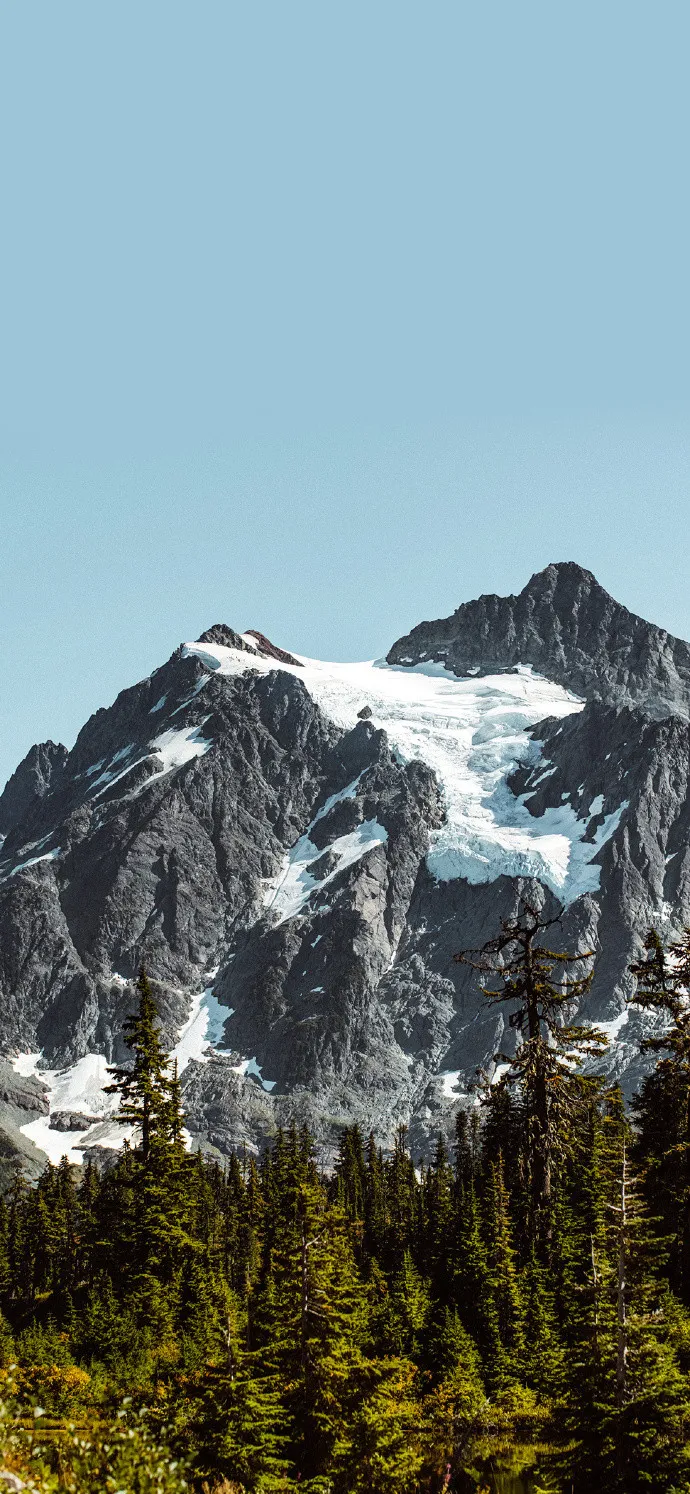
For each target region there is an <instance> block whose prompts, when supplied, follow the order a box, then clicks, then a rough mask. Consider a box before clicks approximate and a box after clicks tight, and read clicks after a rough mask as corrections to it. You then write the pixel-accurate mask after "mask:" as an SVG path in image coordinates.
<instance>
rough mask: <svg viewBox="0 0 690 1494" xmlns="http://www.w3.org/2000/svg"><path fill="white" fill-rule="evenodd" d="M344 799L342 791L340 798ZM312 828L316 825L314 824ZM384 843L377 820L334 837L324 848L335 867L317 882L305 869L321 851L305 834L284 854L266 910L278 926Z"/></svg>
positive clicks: (271, 888)
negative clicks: (315, 893)
mask: <svg viewBox="0 0 690 1494" xmlns="http://www.w3.org/2000/svg"><path fill="white" fill-rule="evenodd" d="M344 796H345V791H343V795H342V797H344ZM336 797H338V796H335V795H334V799H335V798H336ZM316 818H317V819H318V818H319V816H318V815H317V817H316ZM313 824H316V820H314V821H313ZM309 828H310V829H311V828H312V826H310V827H309ZM387 839H388V831H387V830H385V829H384V827H383V825H379V823H378V821H377V820H365V821H364V822H363V824H361V825H358V826H357V828H356V830H351V831H350V833H349V835H340V836H338V838H337V840H334V841H333V842H332V843H331V845H329V846H328V847H326V849H327V850H328V851H329V852H330V853H331V855H333V856H336V857H337V860H338V865H337V866H336V867H335V869H334V870H333V871H332V872H329V874H328V876H326V877H321V878H318V877H315V876H313V874H312V872H311V871H310V869H309V868H310V867H311V866H312V865H313V864H314V862H316V861H318V860H319V858H320V857H321V856H323V855H324V849H323V848H321V849H319V847H318V846H316V845H315V844H314V842H313V840H310V839H309V833H308V832H307V834H306V835H302V836H300V839H299V840H298V841H297V844H296V845H295V846H293V848H292V850H291V851H289V852H288V855H287V857H286V861H285V865H284V867H283V870H282V872H281V873H280V874H279V877H278V878H276V879H275V881H274V882H273V883H272V884H271V886H270V888H269V892H268V895H267V898H266V904H265V906H266V910H267V911H268V912H271V913H272V914H274V915H278V916H277V918H276V922H277V923H278V924H280V923H286V922H287V920H288V919H289V918H294V917H295V916H296V915H297V914H298V913H300V912H301V910H302V908H304V907H305V906H306V904H307V903H308V902H309V899H310V897H311V895H312V893H313V892H314V890H315V888H319V890H321V889H323V888H324V887H327V886H328V885H329V883H330V882H332V881H333V879H334V877H337V876H339V875H340V873H341V872H342V871H344V870H345V868H346V867H348V866H352V865H353V863H354V862H355V861H359V860H360V858H361V857H362V856H364V855H366V853H367V851H370V850H372V848H373V847H374V846H377V845H383V844H385V842H386V841H387Z"/></svg>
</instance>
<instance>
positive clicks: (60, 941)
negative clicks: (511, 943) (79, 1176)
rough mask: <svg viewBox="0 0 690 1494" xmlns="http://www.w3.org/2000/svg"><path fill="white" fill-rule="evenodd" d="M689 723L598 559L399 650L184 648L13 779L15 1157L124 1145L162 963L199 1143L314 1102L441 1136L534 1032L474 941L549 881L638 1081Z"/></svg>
mask: <svg viewBox="0 0 690 1494" xmlns="http://www.w3.org/2000/svg"><path fill="white" fill-rule="evenodd" d="M689 715H690V648H689V647H688V645H687V644H685V643H683V642H682V641H681V640H678V639H675V638H673V637H671V636H670V635H669V634H667V633H665V632H663V630H661V629H659V628H656V627H653V626H652V625H651V624H649V623H646V622H644V621H643V620H642V619H640V618H638V617H635V616H633V615H632V614H631V613H629V612H627V611H626V609H625V608H623V607H621V606H620V605H619V604H618V603H616V602H615V601H613V599H612V598H611V597H609V596H608V594H607V593H606V592H605V591H604V590H603V588H602V587H600V586H599V585H598V583H597V582H596V580H595V579H594V577H593V576H592V575H591V574H590V573H589V572H588V571H584V570H582V569H581V568H580V567H578V566H575V565H572V564H564V565H553V566H548V567H547V568H546V570H544V571H542V572H540V573H539V574H538V575H536V576H534V577H533V578H532V580H531V581H530V582H529V583H528V585H527V586H526V587H525V588H524V590H523V591H522V592H521V593H520V594H519V596H516V597H506V598H500V597H481V598H480V599H479V600H478V601H476V602H470V603H467V604H465V605H464V606H462V607H460V608H459V609H458V610H457V612H455V613H454V614H453V616H452V617H451V618H447V619H444V620H442V621H439V622H430V623H422V624H420V625H419V626H418V627H417V628H415V629H414V630H413V631H412V632H411V633H410V634H408V635H407V637H406V638H404V639H401V640H399V642H398V643H396V644H394V645H393V647H392V648H391V650H390V652H389V654H388V656H387V659H385V660H379V661H375V662H373V663H366V664H325V663H321V662H318V661H314V660H307V659H301V658H297V657H296V656H294V655H293V654H290V653H288V652H287V651H286V650H284V649H282V648H278V647H276V646H275V645H274V644H272V643H270V642H269V640H268V639H266V638H265V637H264V635H263V634H261V633H259V632H254V631H252V632H247V633H242V634H241V633H238V632H235V631H234V630H233V629H232V628H230V627H228V626H226V625H225V624H217V625H216V626H214V627H212V628H210V629H209V630H208V631H207V632H206V633H204V634H203V635H202V637H201V638H200V639H199V640H197V641H195V642H192V643H188V644H184V645H182V646H181V647H180V648H178V649H177V650H176V651H175V653H174V654H173V655H172V657H171V658H170V659H169V660H168V661H167V663H165V664H164V665H163V666H162V667H161V668H160V669H158V670H157V671H156V672H155V673H154V674H153V675H152V676H151V677H150V678H149V679H146V680H142V681H140V682H139V683H138V684H136V685H134V686H133V687H132V688H131V689H128V690H125V691H123V693H122V694H121V695H119V696H118V698H117V700H116V701H115V702H114V704H113V705H112V706H111V707H109V708H108V709H106V710H99V711H97V712H96V714H95V715H94V716H93V717H92V718H91V720H90V721H88V722H87V723H86V725H85V726H84V728H83V729H82V731H81V732H80V734H79V736H78V738H77V741H76V743H75V745H74V747H73V748H72V750H71V751H69V752H68V751H67V750H66V749H65V748H64V747H60V746H56V745H55V744H54V743H50V742H49V743H44V744H41V745H39V746H37V747H34V748H32V749H31V752H30V753H29V754H28V756H27V758H26V759H25V760H24V762H23V763H22V764H20V766H19V767H18V768H17V770H16V772H15V773H14V774H13V776H12V778H11V779H10V780H9V782H8V784H7V786H6V788H5V790H4V792H3V794H2V795H0V829H1V830H2V833H3V834H4V836H5V839H4V842H3V843H2V845H1V846H0V997H1V1000H0V1053H1V1054H3V1055H4V1057H5V1060H6V1062H4V1063H3V1064H2V1065H0V1066H1V1067H2V1070H3V1075H2V1076H0V1077H3V1076H4V1078H3V1083H4V1084H5V1092H6V1097H5V1098H4V1099H3V1098H2V1096H0V1103H1V1104H2V1105H3V1106H4V1107H5V1108H4V1109H2V1110H0V1128H2V1134H3V1135H4V1137H5V1138H6V1140H5V1143H3V1145H4V1149H5V1153H6V1154H7V1155H11V1154H13V1149H14V1151H19V1152H20V1153H21V1158H22V1161H23V1162H24V1164H25V1165H27V1166H28V1167H31V1166H33V1167H34V1168H35V1167H36V1166H38V1165H39V1163H40V1160H41V1154H42V1153H47V1154H48V1155H50V1156H51V1157H52V1158H53V1159H55V1160H57V1159H59V1157H60V1155H61V1154H62V1152H63V1151H65V1150H67V1149H69V1152H70V1155H71V1156H72V1157H73V1158H74V1159H75V1160H78V1159H79V1158H81V1157H83V1156H88V1155H94V1156H103V1149H104V1148H107V1147H109V1146H110V1147H111V1146H113V1145H116V1144H118V1142H119V1141H120V1140H121V1132H120V1131H119V1129H118V1127H117V1126H116V1125H115V1124H114V1123H113V1121H112V1119H111V1111H112V1097H109V1096H105V1095H104V1094H103V1092H102V1086H103V1083H104V1082H105V1080H106V1075H105V1069H106V1066H107V1064H108V1063H109V1062H111V1061H113V1060H118V1061H119V1060H121V1059H122V1058H123V1057H124V1056H125V1050H124V1049H123V1046H122V1037H121V1033H122V1023H123V1020H124V1017H125V1015H126V1014H127V1012H128V1011H129V1010H130V1009H131V1004H132V993H131V986H130V983H131V981H132V979H133V978H134V977H135V975H136V972H137V970H138V968H139V966H140V964H141V963H142V962H144V963H145V965H146V968H147V970H148V971H149V974H150V976H151V978H152V980H153V981H154V982H155V987H156V994H157V999H158V1003H159V1008H160V1012H161V1018H162V1023H163V1029H164V1035H165V1039H166V1042H167V1043H168V1044H169V1045H170V1046H171V1047H174V1049H175V1052H176V1055H177V1057H178V1063H179V1068H180V1072H181V1074H182V1084H183V1091H184V1102H185V1107H186V1111H187V1116H188V1128H189V1132H190V1136H191V1139H192V1142H193V1144H195V1145H199V1146H202V1147H204V1148H206V1149H210V1150H212V1151H213V1150H215V1151H217V1152H218V1153H219V1154H221V1155H228V1154H229V1153H230V1152H231V1151H232V1150H233V1149H234V1148H236V1147H239V1146H242V1145H245V1144H246V1145H248V1146H249V1147H258V1146H261V1145H262V1143H263V1142H264V1141H265V1139H266V1138H267V1137H268V1136H270V1135H271V1134H272V1133H273V1132H274V1131H275V1128H276V1126H277V1125H278V1124H285V1123H287V1122H289V1121H290V1120H292V1119H296V1120H298V1121H299V1122H301V1121H305V1122H307V1123H308V1124H309V1125H310V1126H311V1127H312V1128H313V1129H314V1131H315V1132H316V1134H317V1135H318V1137H319V1139H320V1143H321V1145H322V1148H323V1155H324V1158H327V1157H328V1156H329V1155H330V1154H331V1153H332V1150H333V1147H334V1146H335V1144H336V1143H337V1137H338V1133H339V1131H340V1128H341V1127H342V1126H343V1125H344V1124H346V1123H348V1122H351V1121H353V1120H356V1121H358V1122H359V1123H360V1125H361V1126H362V1127H364V1128H366V1129H367V1130H369V1129H370V1128H373V1129H374V1130H375V1131H376V1132H377V1134H378V1135H379V1137H380V1139H381V1140H382V1141H383V1142H388V1141H389V1140H390V1139H391V1137H392V1135H393V1133H394V1130H395V1128H396V1126H397V1125H398V1124H400V1123H401V1122H405V1123H406V1124H407V1125H408V1126H409V1127H410V1132H411V1142H412V1146H413V1149H414V1150H415V1152H422V1153H424V1152H428V1151H429V1149H430V1148H431V1146H432V1145H433V1142H434V1138H435V1136H436V1134H437V1133H438V1131H439V1130H442V1131H448V1130H449V1129H450V1128H451V1126H452V1123H453V1116H454V1112H455V1109H456V1107H457V1104H458V1103H462V1102H463V1100H465V1099H466V1095H467V1087H468V1084H469V1083H470V1082H471V1080H472V1077H473V1075H474V1072H475V1070H476V1068H477V1067H478V1066H481V1065H486V1064H488V1065H490V1064H491V1061H492V1059H493V1055H494V1054H495V1053H496V1052H497V1051H498V1050H499V1049H502V1050H503V1051H506V1049H507V1048H508V1047H509V1046H510V1044H512V1043H514V1040H515V1038H514V1034H513V1033H512V1032H511V1030H510V1029H506V1030H504V1020H503V1017H502V1015H500V1014H499V1013H498V1011H497V1009H495V1008H490V1007H489V1006H488V1004H487V1003H485V1001H484V999H483V997H482V994H481V991H480V990H479V989H478V987H477V984H476V979H475V978H474V977H473V975H472V972H471V971H469V970H468V969H466V968H465V967H462V966H459V965H457V964H455V963H454V962H453V959H452V956H453V954H454V953H455V952H456V951H457V950H459V949H461V948H467V947H476V946H477V945H479V944H481V943H482V942H483V941H484V940H485V939H486V938H487V937H489V936H490V935H491V934H492V933H494V932H495V930H496V928H497V925H498V920H499V919H500V917H501V916H503V915H505V914H507V913H508V912H509V911H512V910H513V909H514V908H515V905H516V900H517V898H518V896H519V894H520V892H521V891H528V892H529V894H530V896H531V897H533V898H535V897H536V898H539V899H540V900H541V901H542V902H543V903H544V906H545V907H546V908H547V909H552V910H556V909H557V908H558V907H559V906H563V908H564V915H563V921H562V928H561V931H560V934H559V938H560V939H561V941H562V943H563V945H564V946H568V947H571V948H575V949H577V950H579V951H580V952H582V953H583V954H584V952H585V951H586V950H588V949H594V950H595V951H596V952H597V962H596V972H595V979H594V983H593V986H592V990H591V993H590V995H589V996H588V998H587V1001H586V1004H585V1007H584V1008H583V1015H585V1016H587V1017H589V1018H591V1019H593V1020H595V1021H597V1022H599V1023H600V1024H602V1025H603V1026H604V1027H605V1029H606V1030H607V1032H608V1033H609V1035H610V1037H611V1039H612V1046H611V1050H610V1053H609V1056H608V1059H607V1063H608V1067H609V1069H610V1071H611V1072H612V1073H615V1074H616V1075H618V1076H619V1077H621V1079H622V1081H623V1083H624V1085H625V1087H626V1088H627V1089H628V1091H631V1090H632V1089H634V1087H635V1085H636V1084H637V1082H638V1080H639V1076H640V1073H641V1066H640V1058H639V1038H640V1036H641V1034H642V1033H643V1031H644V1030H645V1029H644V1026H643V1023H644V1020H645V1019H644V1018H643V1016H642V1014H641V1013H639V1012H638V1011H629V1010H628V1008H626V1006H625V996H626V993H628V992H629V990H630V989H631V978H630V975H629V972H628V966H629V964H630V961H631V959H632V958H633V957H634V956H635V954H636V953H637V952H638V951H639V948H640V942H641V938H642V936H643V935H644V933H645V931H646V929H647V927H648V925H649V924H650V923H651V922H655V923H656V924H657V925H659V926H660V927H661V928H662V929H663V931H664V932H665V933H669V932H672V931H673V930H674V929H677V928H678V927H680V926H681V925H682V924H683V923H684V921H685V920H686V919H687V918H688V909H689V908H690V882H689V877H690V801H689V782H688V779H689V773H690V737H689V727H688V716H689ZM37 1148H38V1149H40V1151H39V1150H37ZM2 1156H3V1147H2V1146H0V1160H1V1158H2Z"/></svg>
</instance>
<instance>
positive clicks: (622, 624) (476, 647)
mask: <svg viewBox="0 0 690 1494" xmlns="http://www.w3.org/2000/svg"><path fill="white" fill-rule="evenodd" d="M387 658H388V662H389V664H408V665H409V664H416V663H419V662H420V661H426V660H437V661H440V662H442V663H444V664H445V665H446V667H447V668H448V669H449V670H451V671H452V672H453V673H454V674H457V675H467V674H496V673H500V672H501V671H502V670H504V669H510V668H514V667H515V665H517V664H523V665H524V664H530V665H531V666H532V667H533V668H534V669H535V670H538V671H539V672H540V673H541V674H544V675H546V677H547V678H548V679H551V680H557V681H558V682H559V683H560V684H562V685H565V686H566V688H567V689H569V690H574V691H575V692H576V693H577V694H578V695H582V696H584V697H585V698H587V699H592V700H602V701H605V702H606V703H607V704H611V705H637V706H640V707H641V709H643V710H644V711H645V712H646V713H647V714H649V715H652V716H656V717H663V716H668V715H671V714H678V715H682V716H685V717H687V716H688V714H689V713H690V645H688V644H687V643H684V642H683V640H682V639H680V638H674V637H673V635H672V634H671V633H666V632H665V631H664V629H663V628H657V627H655V626H654V625H653V624H652V623H648V622H645V621H644V620H643V619H642V618H641V617H636V616H635V615H634V613H632V612H628V609H627V607H622V606H621V604H620V602H616V601H614V599H613V597H611V596H609V594H608V592H607V591H605V590H604V588H603V586H600V585H599V582H598V581H597V580H596V578H595V577H594V576H593V575H592V573H591V571H586V570H583V569H582V567H581V566H579V565H575V564H574V563H572V562H566V563H563V564H561V565H549V566H547V567H546V569H545V570H543V571H539V572H537V574H536V575H534V576H533V577H532V579H531V581H529V582H528V584H527V586H525V587H524V589H523V590H522V591H521V592H520V594H519V595H518V596H510V597H498V596H483V597H479V599H478V600H477V601H476V602H465V603H464V604H463V606H462V607H458V609H457V612H454V613H453V614H452V616H451V617H446V618H442V619H440V620H439V621H438V622H426V623H419V624H418V626H417V627H416V628H413V629H412V632H411V633H408V634H407V636H406V637H405V638H400V639H399V640H398V642H397V643H395V644H394V645H393V647H392V649H391V650H390V652H389V654H388V656H387Z"/></svg>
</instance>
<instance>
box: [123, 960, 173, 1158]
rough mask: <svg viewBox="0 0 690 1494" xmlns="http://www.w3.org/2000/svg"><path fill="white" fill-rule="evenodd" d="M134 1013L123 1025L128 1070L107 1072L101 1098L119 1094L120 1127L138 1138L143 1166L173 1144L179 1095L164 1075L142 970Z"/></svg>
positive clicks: (165, 1059) (154, 1013) (164, 1058)
mask: <svg viewBox="0 0 690 1494" xmlns="http://www.w3.org/2000/svg"><path fill="white" fill-rule="evenodd" d="M136 988H137V992H138V995H139V1006H138V1010H137V1011H136V1012H135V1013H134V1014H133V1015H132V1016H130V1017H128V1018H127V1020H126V1022H125V1025H124V1033H125V1043H126V1045H127V1047H128V1048H129V1049H130V1051H131V1052H132V1053H133V1055H134V1061H133V1063H132V1064H131V1066H130V1067H128V1068H117V1067H114V1068H110V1069H108V1073H109V1074H112V1075H113V1079H114V1083H113V1084H108V1085H106V1086H105V1094H108V1095H109V1094H119V1096H120V1108H119V1111H118V1114H117V1117H116V1119H117V1121H118V1122H119V1123H120V1125H126V1126H134V1127H135V1130H136V1132H138V1133H139V1134H140V1136H141V1154H142V1158H143V1160H144V1162H145V1163H147V1162H148V1161H149V1160H150V1158H151V1154H152V1151H153V1149H154V1148H155V1146H156V1144H157V1143H159V1142H162V1143H166V1142H169V1141H171V1140H173V1131H174V1128H175V1126H176V1124H177V1118H178V1112H177V1109H176V1105H177V1103H178V1099H179V1095H178V1094H177V1092H176V1089H175V1084H176V1080H175V1081H173V1080H171V1078H170V1075H169V1073H168V1069H169V1061H168V1055H167V1053H166V1052H165V1050H164V1048H163V1045H162V1043H161V1040H160V1034H159V1031H158V1026H157V1017H158V1013H157V1009H156V1003H155V1001H154V998H153V992H152V990H151V985H150V982H149V979H148V976H147V974H146V971H145V970H144V968H143V966H142V968H141V970H140V972H139V978H138V980H137V987H136Z"/></svg>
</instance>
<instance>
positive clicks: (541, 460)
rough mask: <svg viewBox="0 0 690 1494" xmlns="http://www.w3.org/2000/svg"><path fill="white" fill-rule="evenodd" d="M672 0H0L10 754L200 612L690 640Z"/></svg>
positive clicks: (1, 495) (380, 634)
mask: <svg viewBox="0 0 690 1494" xmlns="http://www.w3.org/2000/svg"><path fill="white" fill-rule="evenodd" d="M689 44H690V9H689V8H688V5H687V0H683V3H678V4H675V3H672V0H660V3H658V4H657V5H650V4H649V3H648V0H645V3H644V4H640V3H636V0H622V3H618V0H596V3H590V0H580V3H579V4H577V5H565V4H554V0H544V3H535V0H525V3H523V4H521V5H518V4H516V3H515V0H481V3H477V0H472V3H464V0H449V3H439V0H424V3H421V0H418V3H416V4H409V3H407V0H348V4H335V3H334V0H308V3H307V0H291V3H290V4H287V3H285V0H251V3H246V0H243V3H242V4H239V3H235V0H198V3H196V4H191V3H190V0H185V3H179V0H145V3H142V0H136V3H133V0H118V3H117V4H111V5H104V4H94V3H93V0H61V3H60V4H55V0H30V3H27V0H0V152H1V153H2V161H1V179H0V187H1V196H0V202H1V204H2V208H1V220H0V221H1V224H2V227H1V231H0V276H1V279H0V284H1V286H2V291H1V295H0V379H1V387H0V526H1V527H0V598H1V602H0V605H1V607H2V635H1V638H0V712H1V719H0V781H2V780H3V779H4V778H5V776H6V775H7V774H8V773H9V772H10V771H11V770H12V768H13V767H14V766H15V764H16V763H17V761H18V760H19V758H20V757H21V756H22V755H23V754H24V752H25V751H26V750H27V748H28V747H29V746H30V744H31V743H32V742H33V741H35V740H40V739H43V738H46V737H53V738H54V739H61V740H63V741H66V742H67V743H71V742H72V741H73V739H74V736H75V735H76V732H77V730H78V728H79V726H80V725H81V724H82V723H83V721H84V720H85V718H86V717H87V716H88V715H89V714H90V713H91V711H93V710H94V709H95V708H96V707H97V706H99V705H102V704H107V703H109V702H110V701H111V700H112V698H113V697H114V695H115V694H116V693H117V691H118V690H119V689H121V688H122V687H123V686H125V685H127V684H130V683H132V682H134V681H135V680H136V679H138V678H140V677H141V676H142V675H144V674H147V673H148V672H149V671H150V670H151V669H152V668H154V667H155V666H156V665H157V664H159V663H161V662H162V661H163V660H164V659H165V658H167V657H168V655H169V654H170V652H171V651H172V649H173V648H175V647H176V645H177V644H178V643H179V642H180V641H181V640H182V639H184V638H189V637H196V636H198V634H199V632H200V631H201V630H202V629H203V628H205V627H208V626H209V625H210V624H211V623H213V622H216V621H221V620H222V621H226V622H229V623H230V624H232V625H234V626H236V627H238V628H247V627H257V628H259V629H261V630H262V631H264V632H266V633H267V634H269V636H271V637H273V638H274V639H275V640H276V641H277V642H279V643H281V644H283V645H285V646H287V647H288V648H292V649H295V650H297V651H298V652H303V653H310V654H314V655H318V656H320V657H332V658H348V657H350V658H357V657H372V656H375V655H379V654H381V653H383V652H384V651H385V650H386V649H387V648H388V647H389V646H390V644H391V642H392V641H393V640H394V639H395V638H396V637H398V636H399V635H400V634H401V633H402V632H405V631H407V630H408V629H409V628H410V627H411V626H412V625H413V624H414V623H415V622H417V621H419V620H420V619H422V618H424V617H435V616H440V615H444V614H446V613H447V612H449V611H452V609H453V608H454V607H455V606H457V605H458V603H459V602H461V601H463V600H467V599H468V598H470V597H472V596H475V595H478V594H479V593H480V592H482V591H502V592H507V591H518V590H520V589H521V587H522V586H523V585H524V584H525V582H526V581H527V580H528V578H529V576H530V575H531V574H532V572H533V571H535V570H537V569H539V568H540V567H541V566H543V565H545V564H546V563H547V562H548V561H549V560H558V559H574V560H578V561H580V563H581V564H583V565H586V566H588V567H589V568H590V569H592V570H593V571H594V572H595V573H596V574H597V576H598V577H599V579H600V580H601V581H602V583H603V584H604V585H605V586H607V587H608V589H609V590H610V591H612V592H613V593H614V594H615V595H616V596H617V597H618V598H619V599H620V600H621V601H623V602H625V603H626V604H627V605H628V606H629V607H631V608H633V609H634V610H636V611H639V612H642V613H643V614H644V615H646V616H647V617H649V618H651V619H652V620H654V621H655V622H659V623H661V624H662V625H664V626H666V627H668V628H670V629H672V630H673V631H675V632H678V633H681V634H683V635H685V636H686V637H690V587H689V586H688V573H689V569H690V566H689V562H690V530H689V525H688V518H689V517H690V514H689V508H690V504H689V500H688V479H689V476H690V470H689V469H690V443H689V439H688V437H689V427H688V393H689V386H690V367H689V363H688V349H689V348H690V325H689V323H690V316H689V301H688V281H689V272H688V266H689V265H690V245H689V243H688V223H689V207H688V201H689V198H688V145H689V123H690V104H689V93H688V87H687V59H688V50H689Z"/></svg>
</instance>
